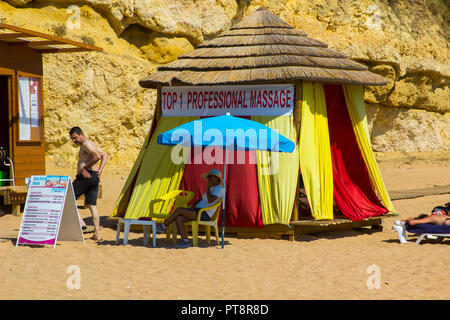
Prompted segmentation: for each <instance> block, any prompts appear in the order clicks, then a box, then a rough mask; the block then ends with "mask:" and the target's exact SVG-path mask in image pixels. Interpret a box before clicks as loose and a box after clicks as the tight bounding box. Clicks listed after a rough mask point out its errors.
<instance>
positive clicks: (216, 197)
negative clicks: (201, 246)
mask: <svg viewBox="0 0 450 320" xmlns="http://www.w3.org/2000/svg"><path fill="white" fill-rule="evenodd" d="M202 178H203V179H205V180H207V181H208V182H207V187H206V192H205V193H204V194H203V197H202V199H201V200H199V201H197V202H196V203H195V204H194V206H193V207H192V208H177V209H176V210H175V211H174V212H173V213H172V214H171V215H170V216H169V217H168V218H167V219H166V220H165V221H164V223H163V225H164V227H167V226H169V225H170V224H171V223H172V222H174V221H175V223H176V224H177V228H178V231H179V232H180V235H181V238H182V242H181V243H177V244H176V245H175V247H177V248H187V247H190V246H191V243H190V242H189V240H188V238H187V235H186V229H185V228H184V223H185V222H188V221H194V220H197V214H198V212H199V211H200V209H203V208H207V207H211V206H213V205H215V204H217V202H219V201H220V199H222V198H223V188H222V186H221V184H222V173H221V172H220V171H219V170H216V169H212V170H210V171H209V172H205V173H203V174H202ZM216 210H217V209H210V210H207V211H204V212H202V216H201V218H200V220H203V221H209V220H210V219H211V217H212V216H213V215H214V213H215V211H216Z"/></svg>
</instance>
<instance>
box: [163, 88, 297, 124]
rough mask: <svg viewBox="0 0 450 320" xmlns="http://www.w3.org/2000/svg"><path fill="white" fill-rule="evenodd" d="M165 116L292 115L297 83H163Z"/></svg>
mask: <svg viewBox="0 0 450 320" xmlns="http://www.w3.org/2000/svg"><path fill="white" fill-rule="evenodd" d="M161 107H162V114H163V116H172V117H188V116H199V117H205V116H219V115H224V114H226V113H230V114H231V115H233V116H289V115H292V112H293V110H294V85H293V84H274V85H248V86H198V87H163V88H162V89H161Z"/></svg>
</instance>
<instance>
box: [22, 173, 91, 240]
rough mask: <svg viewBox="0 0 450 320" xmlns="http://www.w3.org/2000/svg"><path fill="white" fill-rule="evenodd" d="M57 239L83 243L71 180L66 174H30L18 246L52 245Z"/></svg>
mask: <svg viewBox="0 0 450 320" xmlns="http://www.w3.org/2000/svg"><path fill="white" fill-rule="evenodd" d="M60 229H61V230H60ZM59 233H60V234H59ZM57 240H75V241H77V240H82V241H83V242H84V237H83V232H82V230H81V225H80V221H79V216H78V210H77V207H76V202H75V196H74V194H73V189H72V182H71V180H70V177H68V176H33V177H31V180H30V184H29V189H28V195H27V201H26V203H25V208H24V213H23V217H22V222H21V225H20V231H19V235H18V238H17V245H19V244H35V245H53V247H55V246H56V241H57Z"/></svg>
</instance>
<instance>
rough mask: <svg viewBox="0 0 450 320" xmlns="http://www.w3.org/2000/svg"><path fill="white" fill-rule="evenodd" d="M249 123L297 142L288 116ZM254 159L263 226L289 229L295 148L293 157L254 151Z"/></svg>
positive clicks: (260, 118) (295, 170)
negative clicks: (279, 225) (272, 225)
mask: <svg viewBox="0 0 450 320" xmlns="http://www.w3.org/2000/svg"><path fill="white" fill-rule="evenodd" d="M252 120H253V121H256V122H259V123H262V124H264V125H266V126H268V127H269V128H271V129H276V130H278V132H279V133H280V134H282V135H283V136H285V137H286V138H288V139H290V140H292V141H294V142H295V141H297V134H296V132H295V127H294V124H293V117H292V116H289V117H288V116H281V117H267V116H254V117H252ZM256 156H257V170H258V188H259V199H260V202H261V215H262V219H263V224H264V225H268V224H275V223H280V224H285V225H289V223H290V220H291V215H292V210H293V208H294V202H295V192H296V187H297V179H298V169H299V158H298V147H297V144H296V145H295V149H294V152H293V153H284V152H270V151H256ZM271 169H273V170H271ZM269 173H272V174H269Z"/></svg>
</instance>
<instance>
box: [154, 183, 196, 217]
mask: <svg viewBox="0 0 450 320" xmlns="http://www.w3.org/2000/svg"><path fill="white" fill-rule="evenodd" d="M193 197H194V193H193V192H192V191H185V190H173V191H170V192H168V193H166V194H165V195H163V196H161V197H160V198H158V199H154V200H152V201H150V205H149V210H150V216H151V217H154V218H159V219H164V218H165V217H167V215H168V214H169V213H170V212H172V208H173V210H175V209H176V208H179V207H187V204H188V203H189V201H191V200H192V198H193ZM158 206H159V209H158ZM161 211H164V212H161Z"/></svg>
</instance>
